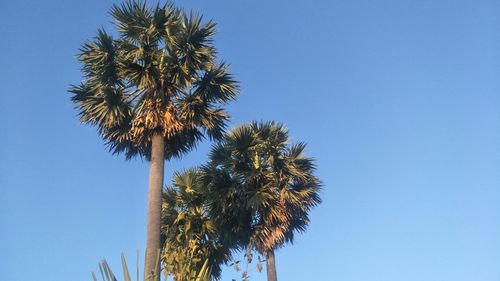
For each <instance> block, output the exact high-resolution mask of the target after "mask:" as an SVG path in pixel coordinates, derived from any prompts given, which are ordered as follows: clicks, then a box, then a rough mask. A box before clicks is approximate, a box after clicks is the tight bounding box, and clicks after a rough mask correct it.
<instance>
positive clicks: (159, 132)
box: [70, 1, 238, 279]
mask: <svg viewBox="0 0 500 281" xmlns="http://www.w3.org/2000/svg"><path fill="white" fill-rule="evenodd" d="M111 15H112V17H113V18H114V20H115V22H116V29H117V37H116V38H114V37H113V36H111V35H110V34H109V33H107V32H106V31H105V30H102V29H100V30H98V31H97V35H96V37H95V38H93V39H92V40H89V41H87V42H85V43H84V44H83V45H82V47H81V49H80V53H79V56H78V59H79V60H80V62H81V63H82V64H83V66H82V72H83V76H84V79H83V82H81V83H80V84H79V85H75V86H71V88H70V92H71V93H73V96H72V101H73V102H74V103H75V104H76V107H77V108H78V109H79V115H80V121H81V122H83V123H86V124H89V125H91V126H96V127H97V129H98V132H99V134H100V135H101V137H102V138H103V139H104V140H105V142H106V144H107V145H108V147H109V149H110V151H111V152H113V153H123V154H125V156H126V158H127V159H130V158H132V157H135V156H139V157H144V158H146V159H147V160H149V161H150V174H149V189H148V190H149V191H148V222H147V240H146V262H145V278H146V279H149V277H150V276H152V275H153V269H154V268H155V267H156V265H155V263H156V260H157V255H158V252H159V249H160V220H161V219H160V216H161V190H162V186H163V175H164V161H165V160H169V159H171V158H173V157H181V156H182V155H183V154H184V153H187V152H189V151H190V150H191V149H193V148H194V147H195V145H196V143H197V142H198V141H200V140H201V139H203V138H204V136H205V135H208V136H209V137H210V138H212V139H214V138H215V139H217V138H219V137H221V135H222V133H223V130H224V128H225V124H226V121H227V120H228V115H227V114H226V112H225V111H224V109H223V108H222V107H221V106H222V105H224V104H225V103H227V102H228V101H230V100H233V99H234V98H235V97H236V94H237V90H238V89H237V85H236V82H235V80H234V79H233V77H232V76H231V75H230V74H229V73H228V72H227V66H226V65H225V64H224V63H218V62H217V59H216V50H215V48H214V46H213V45H212V37H213V35H214V34H215V23H213V22H212V21H208V22H203V21H202V17H201V16H198V15H197V14H195V13H192V12H191V13H190V14H189V15H187V14H185V13H184V12H183V11H181V10H179V9H177V8H175V7H173V5H172V4H165V5H162V6H160V5H159V4H158V5H156V6H154V7H149V6H147V5H146V3H145V2H136V1H129V2H125V3H124V4H121V5H114V6H113V7H112V9H111ZM157 276H159V274H157Z"/></svg>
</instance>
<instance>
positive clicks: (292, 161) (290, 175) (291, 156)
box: [203, 122, 321, 281]
mask: <svg viewBox="0 0 500 281" xmlns="http://www.w3.org/2000/svg"><path fill="white" fill-rule="evenodd" d="M305 147H306V145H305V143H302V142H299V143H296V144H290V139H289V134H288V131H287V130H286V129H285V127H284V126H283V125H282V124H276V123H275V122H261V123H257V122H252V123H251V124H249V125H242V126H240V127H238V128H236V129H234V130H232V131H231V132H229V133H228V134H227V135H225V137H224V138H223V139H222V141H221V142H219V143H218V144H216V145H215V146H214V147H213V148H212V150H211V152H210V155H209V157H210V161H209V164H208V165H206V166H205V167H204V168H203V169H204V171H205V174H207V175H209V176H205V177H207V178H208V184H207V185H208V186H209V187H210V189H211V193H212V194H216V196H217V197H219V201H214V204H213V206H212V207H213V208H212V210H213V211H215V212H216V214H223V216H222V217H219V218H218V220H222V221H225V222H226V223H227V224H229V225H235V229H239V230H241V229H244V230H247V231H248V232H247V239H245V235H239V236H236V237H237V239H238V240H239V241H240V242H241V243H245V242H248V245H249V247H250V248H253V249H255V250H257V251H258V252H259V253H260V254H262V255H264V256H265V257H266V266H267V275H268V280H269V281H277V274H276V265H275V258H274V252H275V250H276V249H278V248H280V247H282V246H283V245H285V244H286V243H288V242H292V241H293V239H294V234H295V233H296V232H303V231H305V229H306V227H307V225H308V223H309V216H308V213H309V211H310V210H311V208H312V207H314V206H316V205H317V204H319V203H320V202H321V200H320V197H319V190H320V181H319V180H318V178H317V177H316V176H315V175H314V171H315V164H314V160H313V159H312V158H309V157H306V156H305V155H304V153H303V152H304V149H305ZM235 219H239V221H235ZM216 220H217V219H216ZM245 224H246V225H245ZM232 233H233V234H234V233H235V232H232ZM236 233H241V234H244V233H245V232H244V231H242V232H236ZM233 237H234V236H233ZM245 240H247V241H245Z"/></svg>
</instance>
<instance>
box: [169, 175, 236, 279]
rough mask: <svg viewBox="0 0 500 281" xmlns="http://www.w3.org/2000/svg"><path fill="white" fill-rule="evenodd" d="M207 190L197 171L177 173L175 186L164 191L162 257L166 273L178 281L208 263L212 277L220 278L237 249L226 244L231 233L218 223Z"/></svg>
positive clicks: (173, 183) (173, 182) (186, 277)
mask: <svg viewBox="0 0 500 281" xmlns="http://www.w3.org/2000/svg"><path fill="white" fill-rule="evenodd" d="M207 191H208V190H207V189H206V188H205V186H204V185H203V175H202V172H201V170H199V169H196V168H193V169H189V170H185V171H183V172H181V173H179V172H177V173H175V174H174V178H173V180H172V187H167V188H165V189H164V191H163V207H162V228H161V230H162V238H163V239H162V240H163V241H164V242H163V249H164V251H163V254H162V256H161V258H162V261H163V263H164V265H165V273H166V274H168V275H172V276H173V278H174V280H176V281H185V280H189V278H191V275H192V274H193V273H196V272H199V271H200V270H201V268H202V267H203V265H204V262H206V261H207V262H208V265H207V266H208V268H209V269H210V273H211V274H210V275H211V277H212V278H213V279H219V278H220V274H221V265H222V264H224V263H227V262H228V261H229V260H230V259H231V252H232V250H234V248H235V246H233V245H231V244H228V243H222V242H223V241H222V240H221V237H222V236H223V234H224V233H225V232H226V231H227V230H226V229H224V228H219V227H218V226H217V225H216V224H215V223H214V220H213V216H212V215H211V214H213V212H210V208H211V206H210V201H209V200H208V196H209V194H208V192H207Z"/></svg>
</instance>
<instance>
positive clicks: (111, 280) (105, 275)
mask: <svg viewBox="0 0 500 281" xmlns="http://www.w3.org/2000/svg"><path fill="white" fill-rule="evenodd" d="M121 258H122V270H123V279H124V280H123V281H132V278H131V277H130V276H131V274H130V272H129V269H128V266H127V262H126V260H125V256H124V255H123V254H122V256H121ZM99 272H100V276H101V280H102V281H117V279H116V277H115V274H114V273H113V271H112V270H111V268H110V267H109V265H108V262H107V261H106V260H103V261H101V262H100V263H99ZM91 273H92V279H93V281H98V278H97V275H96V274H95V272H91ZM158 273H159V271H158V269H157V270H156V272H155V273H154V274H153V276H152V277H151V279H150V280H156V277H157V276H158V275H157V274H158ZM135 280H136V281H139V262H137V268H136V278H135ZM183 280H184V281H209V280H210V269H209V267H208V261H206V260H205V261H204V262H203V263H202V266H201V267H200V269H199V270H198V271H196V272H191V274H190V275H189V277H186V278H185V279H183ZM145 281H149V280H145Z"/></svg>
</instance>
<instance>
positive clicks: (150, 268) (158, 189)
mask: <svg viewBox="0 0 500 281" xmlns="http://www.w3.org/2000/svg"><path fill="white" fill-rule="evenodd" d="M164 163H165V143H164V139H163V136H162V135H161V134H156V135H154V136H153V137H152V140H151V162H150V168H149V189H148V226H147V234H146V262H145V263H146V264H145V266H144V279H145V280H148V281H149V280H152V281H159V280H160V275H161V273H160V272H159V271H160V264H159V259H158V255H159V253H160V225H161V193H162V188H163V173H164V170H163V169H164ZM153 273H156V280H153V279H151V278H152V276H153Z"/></svg>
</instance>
